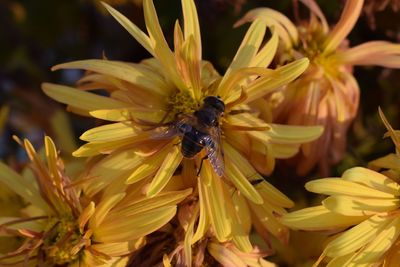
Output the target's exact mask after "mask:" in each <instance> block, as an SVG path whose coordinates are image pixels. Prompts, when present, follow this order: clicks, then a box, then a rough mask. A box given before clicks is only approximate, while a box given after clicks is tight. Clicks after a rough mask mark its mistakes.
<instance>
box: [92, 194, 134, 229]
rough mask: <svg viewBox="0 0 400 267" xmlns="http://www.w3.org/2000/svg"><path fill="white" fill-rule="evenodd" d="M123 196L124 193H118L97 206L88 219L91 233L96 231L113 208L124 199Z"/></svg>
mask: <svg viewBox="0 0 400 267" xmlns="http://www.w3.org/2000/svg"><path fill="white" fill-rule="evenodd" d="M125 195H126V194H125V193H120V194H115V195H113V196H111V197H108V198H106V199H103V200H102V201H101V202H100V203H99V205H97V207H96V210H95V212H94V214H93V216H92V217H91V218H90V219H89V228H90V229H91V230H93V231H96V230H97V228H98V227H99V226H100V225H101V223H102V222H103V221H104V219H105V218H106V217H107V215H108V213H109V211H110V210H111V209H112V208H114V206H115V205H117V204H118V202H120V201H121V199H123V198H124V197H125Z"/></svg>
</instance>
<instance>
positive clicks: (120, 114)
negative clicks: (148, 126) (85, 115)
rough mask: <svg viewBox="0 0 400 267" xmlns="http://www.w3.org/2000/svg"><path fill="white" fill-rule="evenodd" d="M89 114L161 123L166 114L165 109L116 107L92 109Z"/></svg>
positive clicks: (116, 119) (112, 119) (115, 119)
mask: <svg viewBox="0 0 400 267" xmlns="http://www.w3.org/2000/svg"><path fill="white" fill-rule="evenodd" d="M89 114H90V115H91V116H93V117H95V118H98V119H102V120H108V121H129V120H134V119H138V120H142V121H147V122H151V123H160V122H161V121H162V119H163V118H164V116H165V111H164V110H161V109H153V108H142V107H137V108H132V107H130V108H115V109H98V110H93V111H90V112H89Z"/></svg>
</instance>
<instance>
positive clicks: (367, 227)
mask: <svg viewBox="0 0 400 267" xmlns="http://www.w3.org/2000/svg"><path fill="white" fill-rule="evenodd" d="M390 222H391V220H390V219H388V218H386V217H380V216H379V215H374V216H372V217H371V218H368V219H367V220H365V221H363V222H361V223H360V224H358V225H356V226H354V227H353V228H351V229H350V230H347V231H346V232H344V233H343V234H341V235H339V236H338V237H337V238H335V239H334V240H333V241H331V242H329V244H328V245H327V246H326V247H325V249H324V254H326V255H327V256H328V257H332V258H334V257H341V256H345V255H347V254H350V253H354V252H356V251H357V250H358V249H359V248H361V247H363V246H364V245H365V244H367V243H369V242H371V241H372V240H374V239H375V237H376V236H377V234H379V233H380V232H381V231H382V230H383V229H385V227H386V226H387V225H388V224H389V223H390Z"/></svg>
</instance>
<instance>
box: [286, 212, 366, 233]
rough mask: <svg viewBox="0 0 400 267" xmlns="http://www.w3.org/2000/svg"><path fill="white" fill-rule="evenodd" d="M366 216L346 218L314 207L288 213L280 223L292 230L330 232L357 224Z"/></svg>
mask: <svg viewBox="0 0 400 267" xmlns="http://www.w3.org/2000/svg"><path fill="white" fill-rule="evenodd" d="M367 218H368V217H367V216H346V215H342V214H339V213H335V212H332V211H330V210H328V209H327V208H325V207H324V206H316V207H310V208H305V209H301V210H298V211H294V212H291V213H288V214H286V215H284V216H283V217H282V220H281V221H282V223H283V224H285V225H287V226H289V227H290V228H292V229H294V230H300V229H301V230H307V231H319V230H332V229H340V228H343V227H349V226H352V225H355V224H358V223H360V222H362V221H364V220H365V219H367Z"/></svg>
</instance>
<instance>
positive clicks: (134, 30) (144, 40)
mask: <svg viewBox="0 0 400 267" xmlns="http://www.w3.org/2000/svg"><path fill="white" fill-rule="evenodd" d="M102 4H103V5H104V6H105V8H106V9H107V10H108V12H110V14H111V15H112V16H113V17H114V18H115V19H116V20H117V21H118V22H119V23H120V24H121V25H122V26H123V27H124V28H125V29H126V30H127V31H128V32H129V33H130V34H131V35H132V36H133V38H135V39H136V41H138V42H139V43H140V44H141V45H142V46H143V47H144V48H145V49H146V50H147V51H149V53H150V54H152V55H153V56H154V51H153V47H152V45H151V42H150V38H149V37H148V36H147V35H146V34H145V33H144V32H143V31H141V30H140V29H139V28H138V27H137V26H136V25H135V24H133V23H132V22H131V21H130V20H129V19H127V18H126V17H125V16H124V15H122V14H121V13H119V12H118V11H117V10H115V9H114V8H112V7H111V6H109V5H108V4H106V3H104V2H102Z"/></svg>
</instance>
